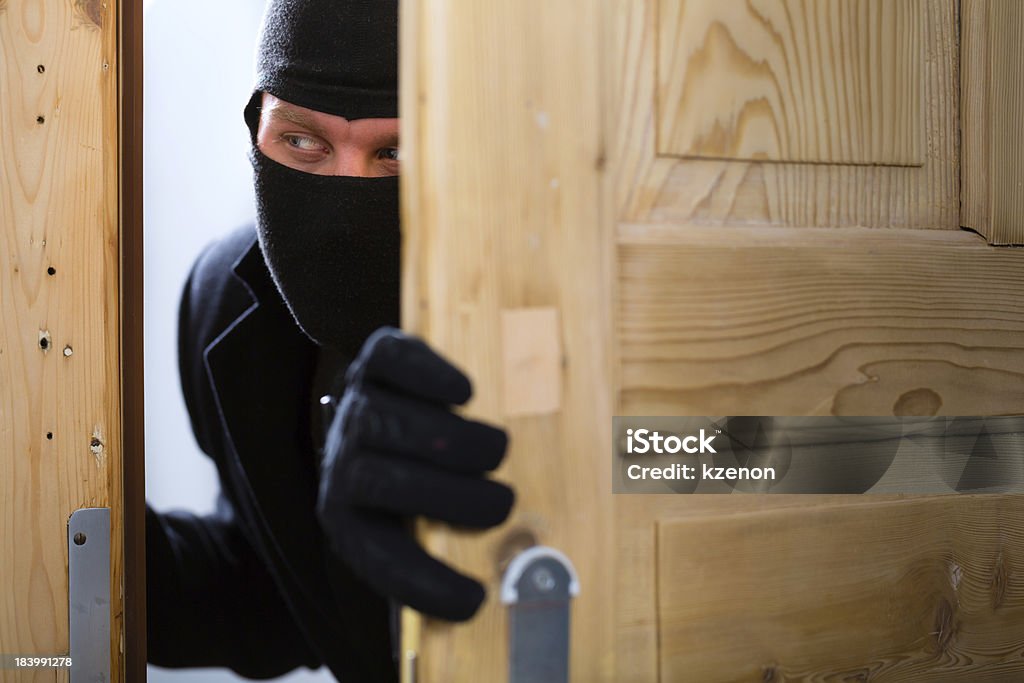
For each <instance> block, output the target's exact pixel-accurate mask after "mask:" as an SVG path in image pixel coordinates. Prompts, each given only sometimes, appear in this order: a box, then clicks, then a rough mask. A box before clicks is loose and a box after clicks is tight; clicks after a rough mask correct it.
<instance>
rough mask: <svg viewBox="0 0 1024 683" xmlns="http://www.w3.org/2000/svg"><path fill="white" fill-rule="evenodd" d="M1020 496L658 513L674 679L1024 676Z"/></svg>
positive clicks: (668, 676)
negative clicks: (662, 516) (682, 515)
mask: <svg viewBox="0 0 1024 683" xmlns="http://www.w3.org/2000/svg"><path fill="white" fill-rule="evenodd" d="M1022 513H1024V497H1021V496H1006V497H999V496H976V497H971V496H959V497H930V498H915V499H909V500H902V501H879V502H872V503H870V504H860V503H855V504H853V505H844V504H840V503H835V504H832V505H829V506H822V507H813V508H800V509H784V510H768V511H751V512H746V513H742V514H735V515H728V516H720V515H716V516H713V517H711V516H702V517H696V518H689V519H685V520H665V521H661V522H659V523H658V525H657V539H658V549H657V557H658V579H657V586H658V608H659V610H658V613H659V623H660V643H661V646H662V647H661V654H660V659H661V665H662V669H661V675H662V680H702V681H705V680H706V681H843V680H847V681H866V680H871V681H879V682H884V681H964V680H971V681H1006V680H1016V679H1019V678H1021V677H1024V661H1022V659H1021V655H1022V653H1024V626H1022V624H1024V620H1022V617H1024V584H1022V583H1021V576H1020V572H1019V569H1018V564H1019V562H1020V561H1021V557H1022V555H1024V534H1022V533H1021V530H1020V528H1019V525H1017V524H1015V523H1014V522H1013V521H1012V520H1016V519H1019V517H1020V515H1021V514H1022Z"/></svg>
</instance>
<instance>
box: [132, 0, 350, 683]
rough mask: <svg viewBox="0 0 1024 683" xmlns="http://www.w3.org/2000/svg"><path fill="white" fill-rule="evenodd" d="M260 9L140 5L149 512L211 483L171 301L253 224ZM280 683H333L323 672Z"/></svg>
mask: <svg viewBox="0 0 1024 683" xmlns="http://www.w3.org/2000/svg"><path fill="white" fill-rule="evenodd" d="M262 12H263V0H217V2H209V1H208V0H147V2H146V5H145V26H144V28H145V39H144V42H145V64H144V68H145V83H144V92H145V103H144V104H145V120H144V137H145V148H144V150H143V153H144V157H145V160H144V163H145V169H144V173H145V175H144V179H143V180H144V186H145V198H144V200H145V288H146V299H145V318H146V319H145V341H146V348H145V354H146V367H145V380H146V498H147V500H148V502H149V503H150V504H152V505H153V507H155V508H156V509H158V510H166V509H169V508H185V509H190V510H195V511H199V512H205V511H209V510H211V509H212V507H213V500H214V495H215V493H216V490H217V481H216V473H215V471H214V469H213V466H212V464H211V463H210V461H209V460H208V459H207V458H206V457H205V456H204V455H203V454H202V453H201V452H200V451H199V447H198V446H197V445H196V442H195V439H194V437H193V436H192V429H191V427H190V426H189V421H188V415H187V414H186V412H185V403H184V400H183V398H182V396H181V385H180V383H179V381H178V367H177V310H178V297H179V295H180V293H181V288H182V285H183V284H184V282H185V277H186V276H187V274H188V269H189V267H190V266H191V264H192V261H193V259H194V258H195V257H196V255H197V254H198V253H199V251H200V250H201V249H202V247H203V246H204V245H206V244H207V243H209V242H210V241H211V240H213V239H214V238H216V237H218V236H220V235H223V234H224V233H226V232H229V231H230V230H232V229H233V228H235V227H237V226H239V225H242V224H244V223H246V222H249V221H251V220H252V217H253V215H254V209H253V200H252V176H251V169H250V166H249V161H248V159H247V157H246V153H247V150H248V144H249V138H248V133H247V131H246V128H245V124H244V122H243V121H242V108H243V107H244V106H245V103H246V101H247V100H248V98H249V92H250V89H251V87H252V81H253V51H254V48H255V39H256V33H257V31H258V28H259V22H260V17H261V16H262ZM149 680H150V681H151V682H153V683H165V682H166V683H200V682H201V683H215V682H216V683H226V682H228V681H239V680H243V679H240V678H238V677H236V676H234V675H232V674H230V673H228V672H226V671H224V670H215V669H189V670H168V669H159V668H156V667H150V668H149ZM281 680H286V681H290V682H291V683H298V682H300V681H301V682H304V683H305V682H311V681H332V680H334V678H333V677H332V676H331V675H330V674H329V673H327V671H326V670H321V671H319V672H309V671H307V670H302V671H300V672H296V673H293V674H291V675H289V676H286V677H284V678H282V679H281Z"/></svg>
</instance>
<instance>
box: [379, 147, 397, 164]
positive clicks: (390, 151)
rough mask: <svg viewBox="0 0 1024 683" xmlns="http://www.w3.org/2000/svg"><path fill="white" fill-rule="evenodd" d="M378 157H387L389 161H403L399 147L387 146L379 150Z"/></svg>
mask: <svg viewBox="0 0 1024 683" xmlns="http://www.w3.org/2000/svg"><path fill="white" fill-rule="evenodd" d="M377 158H378V159H387V160H388V161H401V160H402V156H401V154H399V151H398V148H397V147H385V148H384V149H382V150H380V151H378V152H377Z"/></svg>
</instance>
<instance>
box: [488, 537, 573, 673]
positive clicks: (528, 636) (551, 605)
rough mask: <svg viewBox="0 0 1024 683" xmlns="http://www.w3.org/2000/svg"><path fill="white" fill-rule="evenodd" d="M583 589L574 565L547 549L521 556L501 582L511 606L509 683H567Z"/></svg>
mask: <svg viewBox="0 0 1024 683" xmlns="http://www.w3.org/2000/svg"><path fill="white" fill-rule="evenodd" d="M579 592H580V584H579V579H578V578H577V576H576V569H575V568H574V567H573V566H572V562H570V561H569V558H568V557H566V556H565V555H564V554H562V553H561V552H559V551H557V550H555V549H554V548H548V547H546V546H534V547H532V548H528V549H527V550H525V551H523V552H522V553H520V554H519V555H517V556H516V557H515V558H513V560H512V562H511V563H510V564H509V566H508V569H507V570H506V571H505V576H504V577H503V578H502V582H501V601H502V602H503V603H505V604H506V605H508V606H509V608H508V614H509V648H508V651H509V678H508V680H509V683H567V682H568V680H569V617H570V605H571V601H572V598H573V597H575V596H576V595H579Z"/></svg>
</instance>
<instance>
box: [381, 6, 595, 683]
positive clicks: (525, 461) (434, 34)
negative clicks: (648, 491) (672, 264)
mask: <svg viewBox="0 0 1024 683" xmlns="http://www.w3.org/2000/svg"><path fill="white" fill-rule="evenodd" d="M402 12H403V14H402V19H401V22H400V23H401V24H402V25H403V27H404V28H403V29H402V30H403V35H402V41H403V42H402V50H401V54H402V55H403V56H402V59H403V64H402V67H403V71H402V78H401V79H400V80H401V83H402V88H403V90H402V101H401V102H402V103H401V106H402V112H401V118H402V148H403V154H405V155H407V156H406V157H405V159H403V181H404V182H403V214H402V217H403V223H402V225H403V231H404V232H403V267H404V270H403V288H404V291H403V309H404V310H403V327H405V328H407V329H410V330H411V331H413V332H415V333H418V334H421V335H423V336H424V337H425V338H426V339H427V340H428V341H429V342H430V343H431V344H432V345H433V346H435V347H436V348H438V349H439V350H440V351H441V352H442V353H444V354H445V355H446V356H448V357H450V358H452V359H454V361H455V362H456V363H457V364H458V365H460V366H461V367H463V368H464V369H465V370H466V371H467V372H468V374H469V375H470V376H471V377H472V379H473V383H474V386H475V388H476V395H475V397H474V399H473V402H472V404H471V405H470V406H469V408H468V412H469V413H470V414H472V415H476V416H480V417H482V418H484V419H487V420H489V421H492V422H498V423H500V424H503V425H504V426H506V427H507V428H508V429H509V430H510V433H511V446H510V450H509V453H508V455H507V457H506V460H505V463H504V464H503V465H502V468H501V469H500V470H499V471H498V473H497V476H498V478H500V479H503V480H507V481H512V482H514V483H515V487H516V492H517V499H516V506H515V508H514V510H513V512H512V516H511V518H510V520H509V521H508V522H507V523H506V524H505V525H504V526H503V527H501V528H500V529H498V530H496V531H493V532H490V533H487V534H481V535H471V534H466V533H457V532H454V531H451V530H448V529H443V528H430V529H427V530H426V534H425V542H426V543H427V545H428V546H429V548H430V549H431V550H433V551H434V552H436V553H438V554H440V555H442V556H443V557H444V558H445V560H446V561H448V562H451V563H452V564H454V565H455V566H456V567H458V568H460V569H462V570H465V571H468V572H470V573H471V574H473V575H475V576H477V577H479V578H480V579H482V580H483V581H484V583H485V584H486V586H487V588H488V592H489V598H488V600H487V602H486V603H485V604H484V606H483V608H482V610H481V612H480V613H479V614H478V615H477V616H476V617H475V619H474V620H473V621H471V622H469V623H467V624H464V625H458V626H451V625H447V624H442V623H435V622H432V621H425V622H423V623H422V625H421V627H417V626H413V627H412V628H413V630H414V631H419V632H418V634H417V636H418V647H419V655H418V659H419V663H420V665H419V678H418V679H417V680H418V681H420V682H421V683H422V682H424V681H425V682H428V683H429V682H442V681H444V682H447V681H503V680H506V679H507V675H508V652H507V642H508V634H507V629H506V625H507V624H506V620H507V614H506V609H505V607H504V606H502V605H500V604H499V603H498V601H497V599H496V597H495V596H496V592H497V589H498V586H499V581H500V577H501V573H502V571H503V568H504V566H505V564H506V563H507V562H508V561H509V560H510V559H511V557H512V556H513V555H514V554H515V553H516V552H518V551H519V550H522V549H523V548H525V547H526V546H529V545H533V544H544V545H550V546H553V547H555V548H558V549H559V550H561V551H563V552H564V553H565V554H566V555H568V556H569V557H570V558H571V560H572V561H573V563H574V564H575V566H576V568H577V570H578V573H579V577H580V583H581V586H582V591H581V594H580V596H579V597H578V598H577V599H576V600H575V601H574V605H573V608H572V609H573V613H572V615H573V616H572V633H571V638H572V642H573V643H574V647H573V648H572V653H571V661H570V666H571V671H572V676H573V680H576V681H612V680H615V678H614V671H613V665H614V654H615V652H614V648H613V647H612V643H613V642H614V641H613V628H614V625H613V620H612V619H610V618H609V617H608V614H609V611H610V604H611V602H610V601H611V597H610V596H611V595H612V587H611V580H612V572H613V566H612V564H610V563H609V562H608V557H607V552H606V542H607V538H608V533H609V529H611V528H612V527H611V515H612V507H611V506H610V505H609V504H608V502H609V500H610V495H611V494H610V491H611V479H610V474H611V473H610V471H609V469H608V468H606V467H603V466H597V463H603V462H604V460H603V458H602V457H601V456H600V455H599V454H603V453H604V452H605V445H606V444H605V441H606V433H607V431H606V430H605V429H602V428H600V425H610V417H611V414H612V402H611V401H612V397H613V393H612V391H611V387H612V386H613V382H612V378H611V373H612V365H611V358H612V356H611V352H610V345H611V344H612V343H613V342H614V335H613V334H612V324H611V314H612V309H611V308H610V307H609V305H608V302H609V301H611V300H612V289H613V287H614V286H615V278H614V277H612V275H611V271H612V256H613V246H614V240H613V236H612V232H611V224H610V222H609V220H608V218H609V216H610V212H609V211H608V208H609V207H608V202H607V199H606V198H607V197H608V196H609V195H608V194H607V193H606V192H604V191H603V189H602V181H603V177H604V169H605V167H606V163H605V145H604V140H603V131H604V128H603V119H602V115H601V109H600V104H601V97H602V95H603V85H602V84H603V80H604V79H603V77H602V71H601V66H602V60H601V53H602V49H603V42H602V40H601V36H602V30H603V23H602V20H603V16H602V14H601V4H600V2H598V1H596V0H593V1H589V2H580V3H560V2H559V3H552V2H544V1H543V0H524V1H522V2H519V1H517V2H499V3H480V2H475V1H474V0H456V1H455V2H451V1H448V0H427V1H424V2H419V3H403V5H402ZM496 84H500V87H498V86H496ZM519 308H547V309H551V310H553V311H557V319H558V320H559V333H560V336H561V344H562V349H563V351H564V360H563V361H562V362H561V363H559V364H557V372H558V377H557V378H554V381H556V382H557V383H558V384H559V385H560V386H561V399H560V407H559V410H558V411H557V412H552V413H550V414H545V415H529V416H521V417H508V416H507V415H505V414H504V413H503V406H502V397H503V396H504V393H505V392H504V387H503V381H504V376H505V368H504V363H503V353H502V335H501V330H502V327H501V312H502V311H503V310H507V309H519ZM595 426H597V427H596V428H595ZM415 637H416V636H411V639H409V640H407V641H406V647H407V648H411V647H412V643H414V642H416V641H415Z"/></svg>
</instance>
